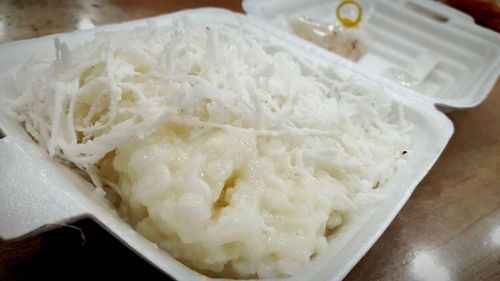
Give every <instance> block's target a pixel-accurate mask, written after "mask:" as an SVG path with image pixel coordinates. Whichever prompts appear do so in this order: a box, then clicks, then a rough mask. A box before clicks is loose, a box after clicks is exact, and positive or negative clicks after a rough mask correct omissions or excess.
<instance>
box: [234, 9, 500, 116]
mask: <svg viewBox="0 0 500 281" xmlns="http://www.w3.org/2000/svg"><path fill="white" fill-rule="evenodd" d="M340 2H341V1H340V0H333V1H332V0H307V1H304V0H268V1H259V0H244V1H243V8H244V10H245V11H246V12H247V13H248V14H249V15H251V16H255V17H257V18H260V19H262V20H264V21H266V22H268V23H270V24H273V25H275V26H278V27H280V28H282V29H285V30H286V29H287V23H286V20H285V19H284V16H294V15H295V16H306V17H310V18H311V19H313V20H316V21H319V22H324V23H333V22H335V21H336V14H335V11H336V7H337V5H338V4H339V3H340ZM358 2H359V3H360V4H361V5H362V6H363V7H364V9H363V10H364V15H363V21H362V27H361V28H363V29H365V30H366V33H368V34H369V35H371V36H370V37H371V38H372V42H371V49H370V51H369V52H368V53H367V54H365V56H363V57H362V58H361V60H360V61H359V62H358V64H359V65H360V66H361V67H362V68H365V69H367V70H369V71H370V72H371V73H375V74H378V75H381V76H383V77H384V78H387V79H393V80H396V79H394V76H393V74H392V73H393V72H392V70H393V69H397V70H399V71H403V72H404V71H405V70H408V69H409V70H410V72H411V70H414V71H415V70H418V71H423V72H425V73H420V75H422V76H425V79H423V81H422V82H421V83H419V84H417V85H412V88H413V89H414V90H415V91H417V92H419V93H420V94H422V96H423V97H422V98H425V99H427V100H428V101H429V102H431V103H434V104H436V105H438V106H440V107H442V108H446V109H455V108H469V107H474V106H476V105H478V104H479V103H480V102H482V101H483V100H484V99H485V98H486V96H487V95H488V93H489V92H490V91H491V89H492V87H493V86H494V84H495V82H496V80H497V78H498V75H499V74H500V34H498V33H496V32H494V31H491V30H488V29H486V28H483V27H480V26H478V25H476V24H474V21H473V19H472V18H471V17H470V16H468V15H466V14H464V13H461V12H459V11H458V10H454V9H452V8H450V7H448V6H445V5H444V4H441V3H437V2H434V1H430V0H418V1H417V0H359V1H358ZM289 32H292V31H289ZM325 52H328V51H326V50H325ZM333 55H335V54H333ZM422 78H424V77H422Z"/></svg>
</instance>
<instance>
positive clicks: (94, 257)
mask: <svg viewBox="0 0 500 281" xmlns="http://www.w3.org/2000/svg"><path fill="white" fill-rule="evenodd" d="M201 6H219V7H225V8H228V9H231V10H234V11H240V12H241V4H240V2H239V1H229V0H228V1H209V0H206V1H195V0H190V1H180V0H178V1H140V0H125V1H83V0H81V1H69V0H68V1H49V0H46V1H11V2H8V1H3V2H0V23H1V24H2V26H3V29H0V31H1V32H0V42H6V41H11V40H17V39H25V38H32V37H37V36H42V35H46V34H51V33H55V32H63V31H69V30H74V29H81V28H91V27H92V26H94V25H101V24H106V23H112V22H120V21H125V20H128V19H135V18H141V17H146V16H153V15H157V14H161V13H166V12H171V11H175V10H179V9H185V8H193V7H201ZM48 7H50V9H47V8H48ZM2 32H3V33H2ZM448 116H449V118H451V119H452V120H453V123H454V124H455V134H454V136H453V138H452V139H451V141H450V143H449V145H448V147H447V148H446V150H445V152H444V154H443V155H442V157H441V158H440V159H439V161H438V162H437V164H436V165H435V166H434V168H433V169H432V170H431V171H430V173H429V174H428V175H427V177H426V178H425V179H424V181H423V182H422V183H421V184H420V185H419V186H418V187H417V189H416V191H415V193H414V194H413V195H412V197H411V198H410V200H409V201H408V203H407V204H406V205H405V206H404V208H403V209H402V211H401V212H400V213H399V215H398V216H397V217H396V219H395V220H394V222H393V223H392V224H391V225H390V226H389V228H388V229H387V231H385V233H384V234H383V235H382V237H381V238H380V239H379V240H378V242H377V243H376V244H375V245H374V247H373V248H372V249H371V250H370V251H369V252H368V253H367V254H366V256H365V257H364V258H363V259H362V260H361V261H360V262H359V263H358V264H357V265H356V267H355V268H354V269H353V270H352V271H351V273H350V274H349V275H348V276H347V278H346V280H500V82H498V81H497V84H496V86H495V88H494V89H493V90H492V93H491V94H490V96H489V98H488V99H486V101H484V103H482V104H481V105H480V106H478V107H475V108H473V109H468V110H463V111H455V112H452V113H449V114H448ZM0 196H1V195H0ZM72 225H73V226H76V227H78V228H80V229H81V230H82V232H83V234H84V236H85V240H83V239H82V233H81V232H80V231H79V230H77V229H75V228H70V227H62V228H59V229H56V230H53V231H50V232H48V233H44V234H41V235H37V236H33V237H30V238H27V239H23V240H19V241H8V242H5V241H0V280H45V279H48V280H54V279H65V280H66V279H69V280H72V279H86V280H90V279H104V278H113V280H116V279H119V278H134V277H140V278H141V280H167V278H166V277H165V275H163V274H162V273H161V272H159V271H158V270H156V269H155V268H153V267H152V266H150V265H148V264H147V263H146V262H145V261H143V260H142V259H141V258H139V257H138V256H136V255H135V254H134V253H133V252H131V251H129V250H128V249H126V248H125V247H124V246H123V245H121V244H120V242H117V241H116V240H114V239H113V237H111V236H110V235H109V234H108V233H107V232H105V231H104V230H102V229H101V228H100V227H99V226H97V225H96V224H95V223H94V222H92V221H91V220H89V219H86V220H82V221H78V222H75V223H73V224H72ZM127 280H128V279H127Z"/></svg>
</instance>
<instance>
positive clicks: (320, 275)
mask: <svg viewBox="0 0 500 281" xmlns="http://www.w3.org/2000/svg"><path fill="white" fill-rule="evenodd" d="M183 16H190V17H192V18H193V19H195V20H198V21H200V22H202V23H204V24H206V25H207V26H212V25H224V26H225V27H227V28H238V29H239V28H242V26H243V28H244V31H248V32H252V33H254V34H256V35H257V36H258V37H259V38H262V40H266V41H267V42H270V43H271V44H272V46H274V47H276V48H277V49H279V50H281V49H285V50H287V51H289V52H292V53H293V54H295V55H296V56H297V57H299V58H301V59H302V60H303V61H304V62H307V67H310V68H311V69H313V70H314V69H317V70H324V69H335V71H337V70H338V71H339V72H341V73H342V75H348V77H356V79H359V80H360V81H362V82H365V83H368V84H372V85H374V86H376V87H382V88H384V90H385V92H386V93H387V94H388V95H389V97H390V98H391V99H392V100H393V101H394V103H395V104H397V105H401V106H402V111H403V112H404V114H405V116H406V118H407V119H408V121H409V122H410V123H411V124H412V125H413V126H414V129H413V130H412V133H411V136H410V137H411V139H412V142H413V143H412V147H411V150H409V151H408V154H407V162H406V163H405V165H403V166H402V167H401V169H399V170H398V171H397V173H396V174H395V175H394V176H393V177H392V178H391V179H390V180H389V181H388V182H386V183H384V184H383V185H381V186H380V187H379V190H382V191H383V192H384V194H385V195H386V196H387V198H386V199H385V201H384V202H383V204H378V205H377V206H375V207H373V208H363V209H360V210H359V211H357V212H355V213H354V214H352V216H351V217H350V219H349V220H348V221H347V222H346V224H345V227H343V228H341V229H340V231H339V232H338V235H337V236H336V238H335V239H334V241H333V243H331V244H330V246H329V248H328V250H326V251H324V253H323V254H322V255H319V256H318V258H317V259H315V260H313V261H312V262H311V264H310V266H309V268H308V270H306V271H305V272H303V273H301V274H299V275H297V276H294V277H292V278H289V279H279V280H297V281H298V280H315V281H321V280H340V279H342V278H343V277H345V275H347V273H348V272H349V271H350V270H351V268H352V267H353V266H354V265H355V264H356V263H357V262H358V261H359V260H360V259H361V257H362V256H363V255H364V254H365V253H366V252H367V251H368V249H369V248H370V247H371V246H372V245H373V244H374V243H375V241H376V240H377V239H378V237H379V236H380V235H381V234H382V233H383V231H384V230H385V229H386V228H387V227H388V226H389V224H390V223H391V222H392V220H393V219H394V217H395V216H396V215H397V213H398V212H399V210H400V209H401V208H402V206H403V205H404V204H405V202H406V201H407V200H408V198H409V197H410V195H411V193H412V192H413V190H414V189H415V187H416V186H417V184H418V183H419V182H420V181H421V180H422V178H423V177H424V176H425V175H426V174H427V172H428V171H429V170H430V168H431V167H432V165H433V164H434V163H435V161H436V160H437V159H438V157H439V155H440V154H441V153H442V151H443V150H444V148H445V146H446V144H447V142H448V140H449V139H450V137H451V135H452V133H453V125H452V123H451V121H450V120H449V119H448V118H446V116H445V115H444V114H443V113H442V112H440V111H438V110H437V109H435V108H434V107H433V106H431V105H430V104H429V103H427V102H426V101H425V100H423V99H421V98H420V97H419V96H416V95H415V94H414V92H412V91H410V90H408V89H406V88H404V87H402V86H400V85H397V84H395V83H393V82H390V81H387V80H383V79H380V78H379V77H376V76H373V75H371V74H370V72H368V71H367V70H364V69H363V68H362V67H359V66H357V65H355V64H353V63H350V62H349V61H346V60H343V59H341V58H340V57H336V56H331V55H330V54H329V53H326V52H323V51H322V50H320V49H318V48H316V47H314V46H312V45H311V44H303V43H304V42H303V41H301V40H300V39H298V38H296V37H295V36H292V35H290V34H287V33H285V32H283V31H281V30H279V29H276V28H273V27H272V26H270V25H269V24H267V23H265V22H263V21H262V20H259V19H255V18H251V17H247V16H244V15H241V14H237V13H233V12H229V11H226V10H220V9H199V10H188V11H183V12H178V13H174V14H168V15H164V16H160V17H156V18H151V19H146V20H138V21H132V22H126V23H123V24H117V25H110V26H103V27H98V28H95V29H91V30H84V31H77V32H73V33H68V34H58V35H52V36H48V37H44V38H38V39H33V40H26V41H18V42H12V43H8V44H3V45H0V99H1V98H3V97H5V96H6V95H8V94H9V91H8V89H7V88H6V87H7V86H6V83H2V82H1V81H2V79H4V78H5V77H6V76H8V75H10V74H12V70H13V69H15V68H16V67H17V66H19V65H20V64H23V63H26V62H27V61H28V60H29V58H30V57H29V55H28V54H31V53H37V54H38V55H39V56H40V57H42V58H45V59H48V60H53V59H55V52H54V49H53V48H54V47H53V40H54V38H59V39H60V40H61V41H63V42H65V43H67V44H68V46H69V47H70V48H73V47H75V46H77V45H80V44H83V43H84V42H86V41H88V40H91V39H93V38H94V36H95V34H96V33H97V32H101V31H111V30H130V29H133V28H134V27H137V26H145V25H148V24H149V23H154V24H156V25H158V26H163V25H167V24H170V23H171V22H172V21H173V20H176V19H180V18H181V17H183ZM5 106H6V105H5V104H4V103H1V102H0V109H1V110H0V128H1V130H2V131H3V132H4V133H5V135H6V137H4V138H3V139H0V155H2V157H0V194H1V196H0V238H2V239H12V238H16V237H20V236H23V235H27V234H28V233H30V232H32V231H33V230H37V229H38V230H45V229H47V228H46V227H44V226H46V225H47V224H54V223H65V222H68V221H71V220H74V219H76V218H81V217H91V218H93V219H94V220H96V221H97V222H98V223H100V224H101V225H102V226H103V227H105V228H106V229H107V230H108V231H109V232H110V233H112V234H113V235H114V236H115V237H117V238H118V239H120V240H121V241H122V242H123V243H124V244H125V245H127V246H128V247H130V248H131V249H133V250H134V251H135V252H137V253H138V254H139V255H141V256H143V257H144V258H145V259H146V260H148V261H149V262H150V263H151V264H153V265H155V266H156V267H157V268H159V269H160V270H162V271H163V272H165V273H166V274H169V275H170V276H172V277H173V278H175V279H177V280H214V279H212V278H209V277H206V276H203V275H201V274H200V273H198V272H196V271H194V270H191V269H190V268H188V267H186V266H185V265H183V264H182V263H180V262H179V261H177V260H176V259H174V258H173V257H171V256H170V255H168V254H167V253H166V252H163V251H162V250H160V249H159V248H158V247H157V246H156V244H153V243H151V242H149V241H148V240H146V239H145V238H144V237H142V236H141V235H139V234H138V233H137V232H136V231H135V230H134V229H133V228H132V227H131V226H130V225H128V224H127V223H125V222H124V221H123V220H121V219H120V218H119V216H118V215H117V213H116V211H115V210H114V209H113V208H112V207H110V204H109V203H107V202H106V201H105V200H103V198H102V197H100V196H99V194H96V189H94V188H93V186H92V185H91V184H90V183H89V182H86V181H85V180H84V179H83V178H81V177H80V176H78V175H77V174H76V173H74V171H72V170H71V169H69V168H68V167H66V166H64V165H62V164H61V163H59V162H57V161H56V160H54V159H52V158H50V157H49V156H48V155H47V154H46V153H45V152H44V151H43V149H42V148H41V147H40V146H38V145H36V144H35V143H34V142H33V140H32V139H31V138H30V137H29V136H28V135H27V133H26V132H25V131H24V129H23V128H22V126H21V125H20V124H19V123H18V122H17V121H16V120H13V119H12V118H10V117H9V116H7V115H6V114H5V110H4V109H5Z"/></svg>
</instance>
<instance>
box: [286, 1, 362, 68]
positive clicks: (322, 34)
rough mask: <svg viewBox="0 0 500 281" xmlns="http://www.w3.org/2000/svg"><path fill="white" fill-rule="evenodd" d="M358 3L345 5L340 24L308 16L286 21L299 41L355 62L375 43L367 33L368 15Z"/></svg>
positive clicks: (338, 13) (340, 8) (341, 6)
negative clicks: (300, 39)
mask: <svg viewBox="0 0 500 281" xmlns="http://www.w3.org/2000/svg"><path fill="white" fill-rule="evenodd" d="M363 10H364V9H363V6H362V4H361V3H359V2H357V1H341V2H340V3H339V5H338V6H337V10H336V11H332V12H334V13H336V16H337V17H336V20H335V21H334V22H331V23H326V22H321V21H318V20H316V19H313V18H310V17H309V16H306V15H293V16H288V17H286V21H287V23H288V26H289V28H290V29H291V31H293V32H294V33H295V34H296V35H298V36H299V37H302V38H304V39H306V40H308V41H311V42H313V43H315V44H317V45H319V46H321V47H323V48H325V49H327V50H330V51H332V52H335V53H337V54H339V55H341V56H343V57H345V58H347V59H350V60H352V61H354V62H356V61H358V60H359V59H361V57H362V56H363V55H364V54H365V53H367V52H368V50H369V46H370V43H371V38H370V36H369V34H368V33H367V32H366V31H365V30H364V25H365V22H366V20H365V18H366V13H365V14H363Z"/></svg>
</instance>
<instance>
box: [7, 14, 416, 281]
mask: <svg viewBox="0 0 500 281" xmlns="http://www.w3.org/2000/svg"><path fill="white" fill-rule="evenodd" d="M273 46H274V45H273V43H272V42H269V41H267V40H266V39H263V38H261V37H259V36H258V35H256V34H254V33H253V32H252V31H251V30H246V29H245V27H244V26H239V27H238V28H233V27H230V26H224V25H215V24H214V25H211V26H210V27H207V26H205V25H203V24H199V23H195V22H191V21H190V20H187V19H184V20H182V21H177V22H175V23H174V24H173V25H171V26H167V27H154V26H149V27H141V28H137V29H135V30H133V31H120V32H113V33H103V34H99V35H98V36H97V38H96V39H95V40H93V41H91V42H89V43H87V44H85V45H83V46H80V47H78V48H76V49H74V50H71V51H70V49H69V48H68V47H67V46H66V45H65V44H64V43H61V42H60V41H59V40H56V41H55V47H56V53H57V59H56V60H55V61H54V63H53V64H51V65H49V66H47V65H46V64H45V63H44V62H40V63H38V64H37V66H36V67H34V68H29V67H25V68H23V70H21V71H20V73H19V74H18V75H17V77H18V78H17V81H16V83H17V85H18V89H17V93H16V94H17V96H18V98H16V99H15V100H12V101H11V104H12V109H13V112H15V116H16V118H17V119H18V120H19V122H22V123H23V124H24V126H25V128H26V130H27V131H28V132H29V133H30V134H31V136H32V137H33V138H34V139H35V140H36V141H37V142H38V143H39V144H40V145H42V146H43V147H44V148H45V149H46V150H47V152H48V153H49V154H50V155H51V156H55V157H58V158H60V159H63V160H65V161H70V162H72V163H74V164H75V165H76V166H78V167H79V168H81V169H83V170H85V171H86V172H87V173H88V175H89V176H90V178H91V179H92V181H93V182H94V183H95V184H96V186H98V187H102V186H103V185H104V188H105V189H106V191H107V192H108V194H112V195H113V196H114V197H116V196H118V197H120V200H118V201H117V203H116V204H117V207H118V208H119V210H120V213H121V214H122V215H123V217H124V218H125V219H126V220H127V221H128V222H129V223H130V224H132V225H133V226H134V227H136V229H137V230H138V231H139V232H141V233H142V234H143V235H144V236H146V237H147V238H149V239H150V240H152V241H154V242H155V243H157V244H158V245H159V246H160V247H161V248H163V249H165V250H166V251H167V252H169V253H170V254H171V255H173V256H174V257H176V258H178V259H179V260H181V261H182V262H184V263H185V264H187V265H189V266H191V267H192V268H194V269H197V270H201V271H203V272H211V274H216V275H219V276H225V277H277V276H290V275H293V274H296V273H298V272H300V271H302V270H303V269H304V268H305V267H306V266H307V265H308V263H309V262H310V260H311V258H312V257H313V256H315V255H317V254H319V253H321V252H322V251H324V250H325V249H326V248H327V246H328V240H327V236H328V234H329V233H330V232H332V231H333V230H334V229H335V228H336V227H338V226H339V225H341V223H342V218H343V217H344V216H348V215H349V213H350V212H352V211H353V210H355V209H356V208H359V206H362V205H364V204H367V202H371V201H377V200H379V198H380V196H379V194H378V192H377V190H375V188H376V187H378V186H379V185H380V184H381V183H384V182H385V181H386V180H388V179H389V178H390V177H391V176H392V175H393V174H394V172H395V171H396V170H397V169H398V167H399V165H400V164H401V162H402V161H404V159H403V158H402V157H401V153H402V151H404V150H406V149H407V148H408V146H409V134H408V132H409V130H411V126H410V124H409V123H408V122H407V121H406V120H405V117H404V115H403V114H402V110H400V109H398V108H397V107H395V106H394V104H393V103H392V102H391V100H390V99H389V98H388V97H387V96H386V95H385V93H384V92H383V90H381V89H378V88H376V87H371V86H370V85H365V84H364V82H363V81H355V80H345V81H343V80H339V79H335V77H334V78H333V79H332V78H331V77H330V78H328V75H326V74H325V73H323V72H321V71H314V70H313V68H308V67H307V66H306V65H305V64H304V63H302V62H301V59H300V58H298V57H295V56H294V55H292V54H291V53H289V52H287V51H286V50H284V49H283V48H281V49H280V46H274V47H276V48H273ZM25 79H26V80H25ZM332 241H333V242H332V243H335V239H332Z"/></svg>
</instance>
